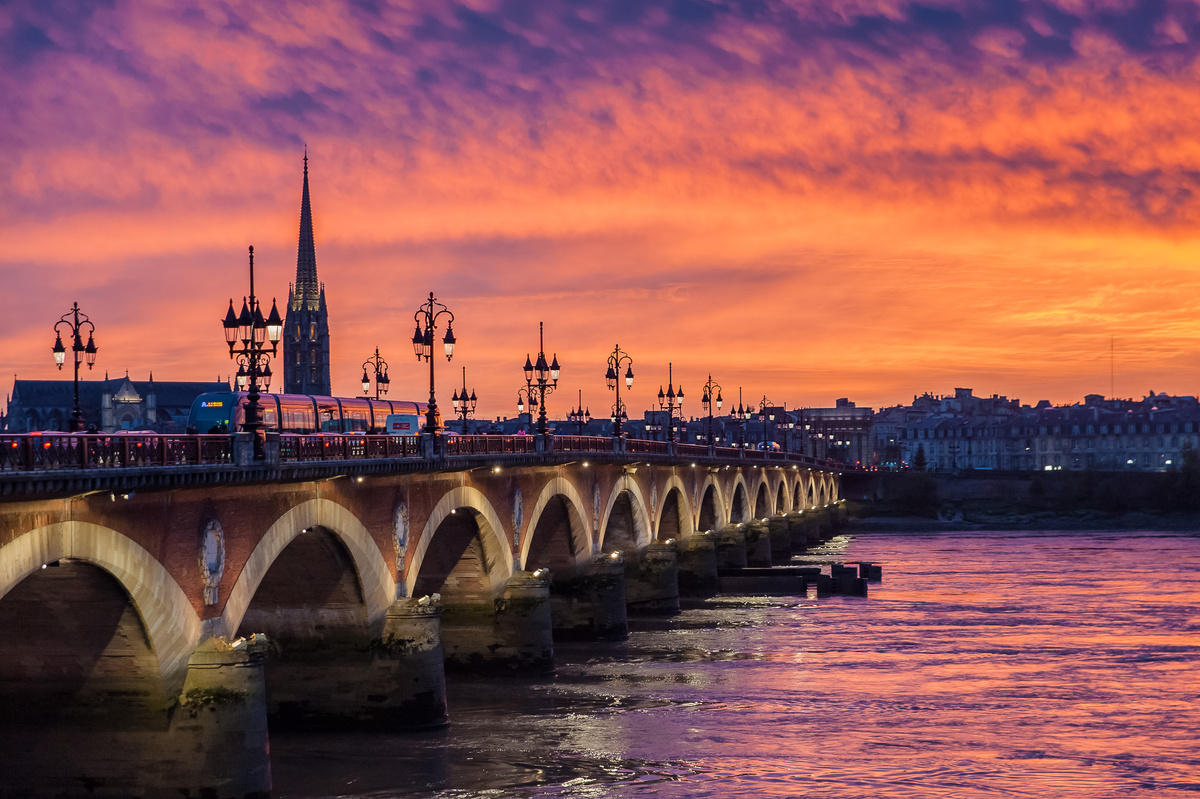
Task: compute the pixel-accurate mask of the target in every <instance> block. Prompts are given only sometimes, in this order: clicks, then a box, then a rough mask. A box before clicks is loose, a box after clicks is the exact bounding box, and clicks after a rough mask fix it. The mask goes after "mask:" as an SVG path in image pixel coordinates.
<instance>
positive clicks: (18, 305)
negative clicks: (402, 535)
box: [0, 0, 1200, 418]
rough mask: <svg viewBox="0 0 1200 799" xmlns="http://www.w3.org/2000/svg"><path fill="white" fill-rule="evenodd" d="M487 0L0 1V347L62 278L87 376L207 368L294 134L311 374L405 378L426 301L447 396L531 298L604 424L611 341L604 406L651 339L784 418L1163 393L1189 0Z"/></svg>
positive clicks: (656, 361)
mask: <svg viewBox="0 0 1200 799" xmlns="http://www.w3.org/2000/svg"><path fill="white" fill-rule="evenodd" d="M500 8H501V6H499V5H495V4H488V3H482V4H472V5H470V6H467V5H455V4H446V5H444V6H441V7H439V8H438V9H437V10H432V11H431V10H427V9H422V10H421V11H417V10H416V9H407V8H404V7H400V6H395V5H392V4H388V3H347V4H344V5H343V4H339V3H333V4H330V5H328V6H324V7H321V8H309V7H305V8H301V7H297V6H294V5H290V4H283V3H264V4H257V5H254V6H249V5H247V6H245V7H241V6H231V7H223V8H222V9H215V8H207V7H197V8H187V7H179V6H175V5H173V4H171V5H156V4H152V3H148V2H117V3H115V4H114V5H112V6H111V7H93V5H92V4H81V5H79V6H78V7H76V6H73V5H71V4H70V3H57V2H55V3H34V2H16V3H10V4H6V5H5V6H4V7H3V8H0V63H2V64H3V66H4V68H3V69H0V90H2V91H3V92H4V95H5V97H6V98H8V107H9V116H8V118H7V119H6V122H5V123H4V125H3V126H0V142H2V143H3V147H0V177H2V178H3V179H2V180H0V238H2V239H3V240H4V242H5V247H4V248H3V251H0V276H2V280H3V285H4V286H5V289H4V292H3V294H0V346H2V347H3V350H2V352H3V356H2V357H0V369H5V370H7V373H8V374H14V373H15V374H16V375H17V376H18V377H20V378H22V379H31V380H44V379H57V378H59V377H61V376H62V375H61V374H60V373H59V372H57V370H56V369H55V368H54V365H53V361H52V359H51V357H50V346H51V344H52V343H53V335H52V329H51V328H52V324H53V322H54V321H55V320H56V319H58V318H59V316H61V314H62V313H63V312H64V311H65V310H66V309H68V308H69V307H70V305H71V303H72V302H75V301H78V302H79V303H80V306H81V308H83V309H84V310H85V311H86V312H87V313H88V314H89V315H90V316H91V317H92V319H93V320H95V323H96V325H97V333H96V340H97V343H98V345H99V347H100V353H99V357H98V359H97V365H96V372H95V375H90V376H96V377H98V376H100V375H102V374H103V373H104V372H105V371H107V372H108V373H110V374H112V375H120V374H124V372H125V370H128V371H129V373H130V374H131V375H132V376H134V377H135V378H138V379H143V378H144V376H145V375H148V374H149V372H150V371H154V373H155V374H156V375H159V376H160V377H161V378H162V379H163V380H175V381H189V380H211V379H212V376H213V375H214V374H218V373H219V374H221V375H225V374H227V373H229V372H230V371H231V370H230V367H229V359H228V353H227V349H226V348H225V346H224V343H223V338H222V333H221V330H220V321H219V320H220V318H221V317H222V316H223V314H224V311H225V309H226V307H227V302H228V300H229V298H230V297H231V296H233V297H235V298H236V297H239V296H241V295H242V294H244V293H245V291H246V285H245V284H246V275H245V252H246V247H247V246H248V245H251V244H253V245H254V246H255V252H256V263H257V269H256V278H257V281H256V282H257V286H258V290H259V293H260V294H261V296H262V297H263V298H264V300H265V301H267V303H268V307H269V301H270V299H271V298H272V297H273V298H276V299H277V300H278V301H279V302H280V303H283V302H285V300H286V298H287V293H288V290H287V286H288V283H289V281H291V280H292V279H293V278H294V276H295V274H296V232H297V221H298V220H297V202H298V197H299V192H300V184H301V158H302V156H303V152H304V145H305V144H306V143H307V145H308V147H309V155H310V171H311V184H312V204H313V210H314V228H315V238H316V249H317V256H318V258H319V260H320V264H321V272H320V274H321V280H322V281H323V282H324V283H325V284H326V289H327V296H328V303H329V310H330V327H331V344H330V347H331V349H330V359H331V371H332V384H333V386H332V388H333V391H334V393H337V394H339V395H351V396H354V395H358V394H360V393H361V387H360V385H359V379H360V376H361V369H362V367H361V365H362V363H363V360H364V359H365V358H367V357H368V356H369V355H371V353H372V352H373V351H374V349H375V348H376V347H379V350H380V353H381V354H382V355H383V356H384V357H385V358H386V359H387V360H388V362H389V364H390V366H391V369H390V373H389V374H390V377H391V380H392V385H391V392H390V394H389V396H391V397H406V398H413V399H424V398H425V396H426V395H427V387H426V385H425V372H424V370H423V368H422V366H421V365H419V364H417V363H416V361H415V359H414V358H413V357H412V354H411V346H410V344H409V338H410V337H411V330H412V313H413V311H414V310H415V309H416V307H417V305H418V304H419V303H420V302H421V301H422V299H423V298H424V297H425V296H426V295H427V294H428V292H429V291H433V292H435V293H436V294H437V295H438V297H439V299H442V300H443V301H445V302H446V303H447V305H449V306H450V307H451V309H452V310H453V311H454V312H455V332H456V334H457V335H458V339H459V344H458V349H457V350H456V353H455V359H454V362H453V364H452V365H447V366H449V368H445V367H443V368H441V369H440V371H439V388H438V398H439V401H440V402H441V403H442V404H443V405H444V407H446V408H448V407H449V397H450V396H451V394H452V392H453V390H454V389H455V388H456V387H457V385H458V382H457V381H458V375H459V367H461V366H466V367H467V371H468V375H469V380H470V382H471V384H472V387H473V388H475V390H476V391H477V392H478V396H479V409H478V414H479V416H480V417H483V418H494V417H495V416H497V415H502V416H511V415H513V414H514V413H515V403H516V390H517V388H518V386H520V385H522V384H523V380H522V377H521V372H520V367H521V365H522V363H523V361H524V356H525V353H526V352H528V351H530V350H532V349H533V348H534V347H535V345H536V337H537V324H538V322H539V321H544V322H545V323H546V348H547V351H548V352H549V351H554V352H556V353H557V354H558V357H559V361H560V363H561V364H562V367H563V372H562V380H561V381H560V388H559V392H558V394H556V395H555V398H554V400H552V404H551V410H552V415H556V416H565V415H566V412H567V410H569V408H570V406H571V405H572V400H573V398H575V397H576V393H577V391H578V390H580V389H582V391H583V402H584V403H585V405H587V406H588V407H589V408H590V409H591V411H592V414H593V415H594V416H597V417H602V416H604V415H606V414H607V411H608V407H609V405H610V404H611V402H612V397H611V395H610V392H608V391H607V390H606V389H605V387H604V382H603V377H604V366H605V364H604V358H605V355H606V353H607V352H609V351H611V349H612V346H613V344H614V343H619V344H620V345H621V346H622V348H623V349H625V350H626V351H628V352H629V353H630V354H631V355H632V356H633V358H634V364H635V365H634V371H635V373H636V375H637V380H636V382H635V385H634V387H633V389H632V391H630V392H629V394H628V397H626V399H627V400H628V404H629V407H630V410H631V413H632V412H634V411H640V410H641V409H645V408H651V407H657V405H656V403H655V402H654V400H653V397H654V396H655V395H656V394H657V391H658V387H659V385H660V384H664V385H665V384H666V382H667V364H668V362H673V363H674V370H675V372H674V373H675V382H676V383H677V384H682V385H683V386H684V387H685V388H686V389H687V390H688V393H689V401H688V402H687V403H686V404H685V408H684V412H685V414H687V415H689V416H691V415H700V414H701V412H702V411H701V408H700V402H699V395H700V392H699V387H700V385H701V384H702V383H703V382H704V380H705V379H706V377H707V375H708V374H709V373H711V374H712V375H713V377H714V378H715V379H716V380H718V381H719V382H720V383H721V384H722V386H724V387H725V396H726V401H727V402H728V401H729V398H730V396H731V395H733V394H736V390H737V386H738V385H741V386H743V387H744V389H745V394H746V396H747V397H748V398H753V399H754V401H757V399H758V398H759V397H761V396H762V395H763V394H764V393H765V394H767V395H768V396H769V397H771V398H772V399H773V400H775V401H777V402H779V403H780V404H782V403H784V402H786V403H787V404H788V406H789V407H792V406H794V405H795V406H800V405H804V406H815V407H825V406H830V405H832V404H833V402H834V400H835V399H836V398H838V397H849V398H850V399H852V400H854V401H855V402H856V403H858V404H859V405H863V406H870V407H874V408H880V407H886V406H891V405H896V404H901V403H905V402H907V401H909V400H910V399H911V397H912V395H913V394H920V393H923V392H925V391H931V392H935V393H937V392H950V391H952V390H953V389H954V388H955V387H971V388H973V389H975V391H976V392H977V393H978V394H981V395H990V394H992V393H999V394H1004V395H1007V396H1009V397H1013V398H1020V399H1021V401H1022V402H1024V403H1036V402H1037V401H1039V400H1042V399H1047V400H1050V401H1051V402H1053V403H1055V404H1068V403H1071V402H1075V401H1079V400H1080V399H1081V398H1082V397H1083V396H1084V395H1086V394H1091V393H1098V394H1104V395H1109V394H1110V393H1115V394H1116V395H1117V396H1120V397H1141V396H1144V395H1145V394H1146V393H1147V392H1148V391H1150V390H1154V391H1159V392H1167V393H1170V394H1174V395H1195V394H1197V393H1200V385H1198V381H1197V374H1198V373H1200V346H1197V345H1198V344H1200V322H1198V321H1197V320H1198V319H1200V269H1197V268H1196V265H1197V262H1198V261H1200V241H1198V239H1197V236H1196V230H1197V222H1198V221H1200V200H1197V197H1200V193H1198V191H1197V190H1198V188H1200V187H1197V186H1196V178H1195V175H1196V174H1197V173H1198V170H1200V164H1198V163H1197V160H1198V159H1200V156H1198V155H1197V154H1196V151H1195V148H1194V147H1191V146H1190V145H1189V144H1188V142H1191V141H1192V140H1193V138H1194V131H1195V130H1196V129H1197V128H1198V127H1200V125H1198V124H1197V123H1200V119H1197V117H1198V116H1200V114H1198V112H1197V111H1196V110H1195V109H1196V108H1200V105H1198V104H1196V103H1195V98H1196V93H1197V89H1196V88H1195V87H1196V81H1195V75H1196V63H1195V56H1196V53H1197V42H1200V19H1198V18H1197V16H1196V14H1195V13H1194V12H1193V11H1188V10H1187V8H1184V7H1176V6H1174V5H1171V4H1165V5H1155V6H1153V7H1151V6H1145V5H1140V4H1135V5H1133V6H1130V7H1115V6H1114V7H1111V8H1110V7H1107V6H1105V7H1103V8H1099V7H1095V8H1093V7H1092V6H1084V5H1081V4H1077V3H1071V2H1066V1H1065V0H1064V1H1063V2H1059V3H1057V4H1056V3H1046V4H1018V5H1017V6H1010V5H1003V6H1002V5H999V4H995V5H993V4H988V3H983V4H967V3H956V2H951V3H946V4H943V5H939V6H938V8H937V9H931V8H927V7H925V6H920V5H905V4H899V5H897V4H892V3H879V4H877V5H873V4H872V3H869V2H868V3H860V4H855V5H847V6H844V7H843V6H829V5H828V4H824V3H811V4H806V3H784V2H767V3H763V4H758V5H756V6H754V7H753V8H750V7H747V8H742V7H740V6H737V5H736V4H734V5H725V6H717V5H715V4H709V3H705V2H699V0H695V1H693V2H671V3H667V2H662V3H659V2H653V1H652V0H651V1H648V2H645V3H639V4H636V5H632V6H629V7H619V6H614V5H611V4H591V3H587V2H583V3H575V4H571V5H570V6H565V5H559V4H553V3H549V4H537V5H536V6H531V7H529V8H528V9H526V11H525V12H524V13H523V14H519V15H518V14H516V13H509V14H507V15H505V14H504V13H503V12H502V11H500V10H499V9H500ZM622 8H623V9H624V10H621V9H622ZM1110 341H1114V342H1115V347H1114V355H1115V358H1114V361H1115V380H1114V381H1113V384H1114V388H1115V391H1110V352H1109V346H1110ZM444 363H445V362H444V360H443V364H444ZM273 388H278V386H273ZM560 404H561V407H559V406H560Z"/></svg>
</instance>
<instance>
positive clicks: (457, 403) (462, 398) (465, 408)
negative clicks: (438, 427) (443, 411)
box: [450, 366, 479, 433]
mask: <svg viewBox="0 0 1200 799" xmlns="http://www.w3.org/2000/svg"><path fill="white" fill-rule="evenodd" d="M462 378H463V384H462V393H461V394H460V393H459V392H458V390H457V389H455V391H454V396H453V397H451V398H450V404H451V405H453V406H454V413H455V414H456V415H457V416H458V417H459V418H461V419H462V423H463V433H466V432H467V417H468V416H470V415H471V414H473V413H475V405H476V404H477V403H478V402H479V399H478V398H477V397H476V396H475V389H471V393H470V395H468V394H467V367H465V366H464V367H463V368H462Z"/></svg>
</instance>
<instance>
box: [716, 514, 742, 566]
mask: <svg viewBox="0 0 1200 799" xmlns="http://www.w3.org/2000/svg"><path fill="white" fill-rule="evenodd" d="M716 559H717V569H718V570H720V569H744V568H746V533H745V531H744V530H743V529H742V525H740V524H731V525H729V526H728V527H724V528H722V529H721V531H720V532H719V533H717V541H716Z"/></svg>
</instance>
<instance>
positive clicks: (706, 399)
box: [700, 372, 725, 446]
mask: <svg viewBox="0 0 1200 799" xmlns="http://www.w3.org/2000/svg"><path fill="white" fill-rule="evenodd" d="M724 402H725V400H724V399H723V398H722V397H721V385H720V384H719V383H716V382H714V381H713V379H712V372H709V373H708V382H707V383H705V384H704V394H703V395H701V397H700V404H701V405H703V406H704V412H705V413H707V414H708V444H709V446H712V445H713V443H714V442H713V406H714V405H715V406H716V407H717V411H718V412H719V411H720V410H721V405H722V404H723V403H724Z"/></svg>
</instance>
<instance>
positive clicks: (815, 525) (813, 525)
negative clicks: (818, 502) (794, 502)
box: [804, 508, 821, 546]
mask: <svg viewBox="0 0 1200 799" xmlns="http://www.w3.org/2000/svg"><path fill="white" fill-rule="evenodd" d="M804 540H805V542H806V543H807V544H808V545H809V546H812V545H813V544H819V543H821V520H820V519H819V518H817V511H816V510H815V509H812V508H809V509H808V510H806V511H805V512H804Z"/></svg>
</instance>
